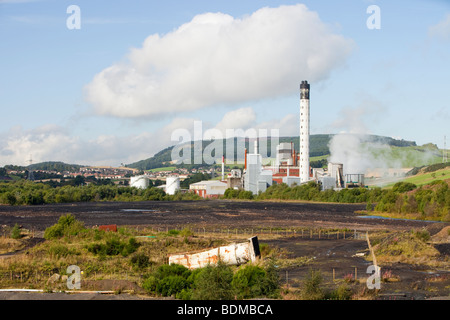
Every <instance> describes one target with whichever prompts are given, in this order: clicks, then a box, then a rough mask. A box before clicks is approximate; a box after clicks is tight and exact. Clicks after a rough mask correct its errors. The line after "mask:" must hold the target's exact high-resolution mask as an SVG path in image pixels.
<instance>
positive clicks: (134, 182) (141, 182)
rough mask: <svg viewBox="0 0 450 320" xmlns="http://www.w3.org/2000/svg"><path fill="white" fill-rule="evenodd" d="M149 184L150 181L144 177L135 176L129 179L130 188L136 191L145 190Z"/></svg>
mask: <svg viewBox="0 0 450 320" xmlns="http://www.w3.org/2000/svg"><path fill="white" fill-rule="evenodd" d="M149 184H150V179H149V178H148V177H147V176H145V175H142V176H135V177H131V178H130V186H131V187H136V188H138V189H147V188H148V186H149Z"/></svg>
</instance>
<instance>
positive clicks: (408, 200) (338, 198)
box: [0, 180, 450, 221]
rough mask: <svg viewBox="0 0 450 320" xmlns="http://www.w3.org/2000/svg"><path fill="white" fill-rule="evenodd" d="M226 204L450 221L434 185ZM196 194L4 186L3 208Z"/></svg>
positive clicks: (446, 193) (312, 191)
mask: <svg viewBox="0 0 450 320" xmlns="http://www.w3.org/2000/svg"><path fill="white" fill-rule="evenodd" d="M223 198H224V199H246V200H303V201H315V202H334V203H366V204H367V206H366V208H367V210H368V211H372V210H374V211H377V212H381V213H390V214H396V215H399V216H402V215H404V216H407V215H409V216H413V217H415V218H418V219H423V220H439V221H450V188H449V185H448V183H446V182H445V181H439V180H436V181H434V182H432V183H430V184H428V185H425V186H422V187H417V186H416V185H414V184H412V183H408V182H398V183H396V184H395V185H394V186H393V187H392V188H390V189H382V188H379V187H376V188H370V189H369V188H350V189H342V190H324V191H322V190H321V186H320V185H319V184H318V183H316V182H313V181H312V182H309V183H307V184H303V185H295V186H292V187H289V186H288V185H286V184H284V183H283V184H276V185H272V186H270V187H269V188H267V190H266V191H265V192H262V193H259V194H258V195H254V194H252V192H250V191H245V190H235V189H227V190H226V191H225V194H224V196H223ZM198 199H201V198H200V197H199V196H197V195H195V194H193V193H180V192H179V193H176V194H175V195H167V194H166V193H165V192H164V190H162V189H160V188H157V187H154V186H150V187H149V188H147V189H138V188H135V187H129V186H118V185H93V184H90V185H88V186H82V185H65V186H58V187H52V186H51V185H49V184H45V183H33V182H30V181H16V182H3V183H0V203H1V204H8V205H39V204H52V203H71V202H90V201H162V200H166V201H171V200H198Z"/></svg>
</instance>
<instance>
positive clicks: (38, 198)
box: [0, 181, 197, 205]
mask: <svg viewBox="0 0 450 320" xmlns="http://www.w3.org/2000/svg"><path fill="white" fill-rule="evenodd" d="M196 198H197V197H196V196H195V195H192V194H186V195H183V194H176V195H173V196H171V195H167V194H166V193H165V192H164V190H162V189H160V188H156V187H149V188H147V189H138V188H134V187H128V186H116V185H88V186H71V185H67V186H63V187H52V186H50V185H48V184H43V183H32V182H29V181H18V182H14V183H0V203H2V204H9V205H39V204H51V203H70V202H90V201H161V200H184V199H196Z"/></svg>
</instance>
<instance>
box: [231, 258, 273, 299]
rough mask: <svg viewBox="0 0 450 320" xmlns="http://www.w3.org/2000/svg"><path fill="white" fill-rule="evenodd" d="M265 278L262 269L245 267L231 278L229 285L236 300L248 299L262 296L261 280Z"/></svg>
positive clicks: (250, 266)
mask: <svg viewBox="0 0 450 320" xmlns="http://www.w3.org/2000/svg"><path fill="white" fill-rule="evenodd" d="M265 277H266V272H265V271H264V269H262V268H260V267H257V266H252V265H246V266H245V267H244V268H242V269H240V270H239V271H238V272H236V274H235V275H234V276H233V280H232V281H231V285H232V287H233V290H234V291H235V293H236V296H237V298H238V299H250V298H256V297H260V296H262V295H263V294H264V287H263V280H264V278H265Z"/></svg>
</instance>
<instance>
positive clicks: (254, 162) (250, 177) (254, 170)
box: [244, 140, 273, 194]
mask: <svg viewBox="0 0 450 320" xmlns="http://www.w3.org/2000/svg"><path fill="white" fill-rule="evenodd" d="M244 171H245V172H244V190H245V191H251V192H252V193H253V194H258V193H259V192H264V191H266V189H267V187H269V186H271V185H272V183H273V180H272V176H273V172H272V171H271V170H267V169H264V168H263V166H262V157H261V155H260V154H259V153H258V140H255V147H254V153H246V162H245V168H244Z"/></svg>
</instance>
